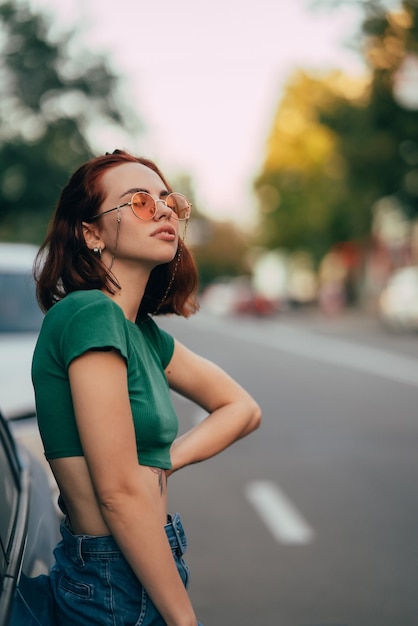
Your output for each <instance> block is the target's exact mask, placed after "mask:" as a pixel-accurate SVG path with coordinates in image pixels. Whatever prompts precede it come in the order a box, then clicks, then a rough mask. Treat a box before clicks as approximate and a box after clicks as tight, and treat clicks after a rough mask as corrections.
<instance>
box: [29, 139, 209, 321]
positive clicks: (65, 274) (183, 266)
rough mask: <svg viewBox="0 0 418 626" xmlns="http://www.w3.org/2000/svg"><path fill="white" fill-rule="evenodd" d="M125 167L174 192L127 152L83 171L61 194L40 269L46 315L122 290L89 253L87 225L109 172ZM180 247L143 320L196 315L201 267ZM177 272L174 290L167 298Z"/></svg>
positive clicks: (152, 283)
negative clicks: (137, 168) (63, 303)
mask: <svg viewBox="0 0 418 626" xmlns="http://www.w3.org/2000/svg"><path fill="white" fill-rule="evenodd" d="M123 163H141V164H142V165H145V166H146V167H149V168H150V169H151V170H153V171H154V172H156V173H157V174H158V176H159V177H160V178H161V180H162V181H163V183H164V185H165V186H166V187H167V190H168V191H172V189H171V187H170V185H169V184H168V182H167V181H166V179H165V177H164V176H163V174H162V173H161V171H160V170H159V168H158V167H157V165H156V164H155V163H154V162H153V161H150V160H149V159H145V158H143V157H136V156H133V155H132V154H129V153H128V152H125V151H122V150H115V151H114V152H113V153H112V154H109V153H106V154H105V155H103V156H99V157H96V158H93V159H91V160H90V161H88V162H87V163H85V164H84V165H82V166H81V167H80V168H79V169H78V170H77V171H76V172H75V173H74V174H73V175H72V177H71V178H70V180H69V182H68V183H67V185H66V186H65V187H64V189H63V190H62V193H61V196H60V198H59V200H58V204H57V206H56V208H55V212H54V215H53V217H52V220H51V223H50V226H49V229H48V234H47V236H46V239H45V241H44V242H43V244H42V246H41V248H40V250H39V253H38V257H37V261H36V263H35V278H36V282H37V297H38V301H39V304H40V306H41V308H42V310H44V311H47V310H48V309H50V308H51V306H52V305H53V304H55V302H57V301H58V300H61V299H62V298H63V297H64V296H65V295H66V294H67V293H71V292H72V291H78V290H83V289H106V290H107V291H108V292H109V293H114V292H115V289H119V285H118V283H117V281H116V279H115V277H114V276H113V275H112V274H111V273H110V272H109V271H108V270H107V268H106V267H105V266H104V265H103V264H102V263H101V261H100V259H99V258H98V257H97V256H95V255H94V254H92V253H91V250H89V249H88V247H87V245H86V243H85V241H84V236H83V228H82V222H88V221H89V220H91V219H92V218H93V217H94V216H95V215H96V214H97V213H98V211H99V208H100V206H101V204H102V203H103V201H104V199H105V190H104V187H103V185H102V178H103V175H104V174H105V172H106V171H107V170H109V169H111V168H113V167H116V166H118V165H122V164H123ZM180 245H181V246H182V250H181V251H180V249H179V250H178V251H177V255H176V257H175V258H174V259H173V260H172V261H171V262H170V263H164V264H162V265H158V266H157V267H155V268H154V269H153V270H152V272H151V274H150V277H149V280H148V283H147V286H146V289H145V293H144V297H143V299H142V302H141V306H140V310H139V315H140V316H142V315H146V314H148V313H151V314H152V313H154V314H155V315H163V314H168V313H175V314H176V315H182V316H184V317H189V315H192V314H193V313H195V312H196V311H197V309H198V304H197V291H198V273H197V268H196V264H195V262H194V260H193V257H192V255H191V253H190V251H189V250H188V249H187V247H186V246H185V245H184V243H183V244H180ZM179 252H181V253H180V254H179ZM178 255H179V256H178ZM177 262H178V265H177V271H176V272H175V267H176V264H177ZM174 272H175V275H174V279H173V282H172V285H171V287H170V290H169V292H168V293H167V295H166V297H165V298H164V295H165V294H166V291H167V288H168V285H169V283H170V280H171V278H172V276H173V273H174Z"/></svg>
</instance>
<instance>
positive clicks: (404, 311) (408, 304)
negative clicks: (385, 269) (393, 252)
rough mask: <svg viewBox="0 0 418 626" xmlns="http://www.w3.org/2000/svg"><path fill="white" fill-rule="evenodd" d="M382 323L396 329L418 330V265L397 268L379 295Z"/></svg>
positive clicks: (379, 310)
mask: <svg viewBox="0 0 418 626" xmlns="http://www.w3.org/2000/svg"><path fill="white" fill-rule="evenodd" d="M378 313H379V317H380V319H381V321H382V323H383V324H384V325H385V326H386V327H387V328H389V329H391V330H394V331H417V330H418V266H408V267H403V268H401V269H399V270H396V271H395V272H394V273H393V274H392V276H391V277H390V279H389V280H388V282H387V285H386V287H385V288H384V289H383V291H382V293H381V294H380V297H379V302H378Z"/></svg>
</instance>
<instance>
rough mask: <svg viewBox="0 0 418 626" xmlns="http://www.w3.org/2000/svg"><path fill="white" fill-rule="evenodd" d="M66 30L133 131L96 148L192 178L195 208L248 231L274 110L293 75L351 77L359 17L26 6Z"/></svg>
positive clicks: (175, 6)
mask: <svg viewBox="0 0 418 626" xmlns="http://www.w3.org/2000/svg"><path fill="white" fill-rule="evenodd" d="M31 5H32V6H33V7H35V8H41V9H44V10H45V11H46V12H49V13H50V14H52V15H53V16H54V21H55V23H56V27H57V28H58V29H61V28H62V30H66V31H68V30H70V31H73V32H74V36H75V38H76V40H77V43H78V44H79V45H80V47H81V48H82V49H86V50H91V51H92V52H97V53H100V54H105V55H106V56H107V57H108V58H109V62H110V65H111V68H112V69H113V70H114V71H115V72H116V73H117V74H118V76H120V79H121V81H122V84H123V95H124V97H126V98H127V101H128V102H129V105H130V106H131V108H133V109H134V110H135V111H136V112H137V113H138V116H139V117H140V119H141V120H142V122H143V124H144V132H143V133H142V134H141V135H134V134H130V135H127V134H126V133H124V132H123V131H122V129H121V132H120V133H118V132H116V133H115V131H112V132H110V131H109V129H106V128H100V129H98V131H97V136H95V143H96V145H97V149H98V150H100V151H102V150H103V151H105V150H109V149H112V148H113V147H124V148H126V149H128V150H130V151H131V152H134V153H136V154H141V155H143V156H148V157H150V158H153V159H154V160H156V161H157V163H158V164H159V165H160V166H161V168H162V170H163V172H164V173H165V174H166V175H167V177H168V178H169V180H170V177H173V176H176V175H177V174H178V173H181V172H188V173H189V174H190V175H191V176H192V179H193V186H194V190H195V195H196V199H197V203H198V206H199V208H200V209H202V210H204V212H206V213H208V214H210V215H212V216H213V217H214V218H216V219H232V220H234V221H235V222H236V223H237V224H238V225H240V226H243V227H245V226H247V227H248V226H249V225H251V224H252V223H253V219H254V215H255V207H256V203H255V198H254V196H253V194H252V183H253V180H254V178H255V177H256V175H257V173H258V172H259V171H260V169H261V167H262V163H263V158H264V154H265V145H266V141H267V137H268V135H269V132H270V129H271V125H272V119H273V115H274V112H275V111H276V109H277V106H278V104H279V101H280V97H281V94H282V91H283V88H284V86H285V84H286V82H287V81H288V80H289V78H290V77H291V75H292V74H293V73H294V72H295V71H296V69H298V68H302V69H305V70H306V71H310V72H317V71H326V70H331V69H337V68H339V69H342V70H344V71H346V72H347V73H349V74H352V75H359V74H361V73H362V71H364V68H363V65H362V61H361V58H360V57H359V55H358V54H356V53H355V52H354V51H353V50H352V49H350V48H349V47H348V46H347V41H349V40H350V38H351V39H352V36H353V34H355V33H356V32H357V31H358V25H359V20H360V16H359V13H358V10H356V9H355V8H353V7H352V6H351V5H350V3H346V4H344V3H343V6H342V7H339V8H337V9H334V10H331V9H329V8H328V9H323V8H322V9H316V10H315V11H313V10H312V9H311V8H310V5H309V0H209V1H206V2H201V1H199V0H117V1H115V0H112V1H110V0H60V1H59V3H58V2H57V3H55V2H54V3H51V0H31Z"/></svg>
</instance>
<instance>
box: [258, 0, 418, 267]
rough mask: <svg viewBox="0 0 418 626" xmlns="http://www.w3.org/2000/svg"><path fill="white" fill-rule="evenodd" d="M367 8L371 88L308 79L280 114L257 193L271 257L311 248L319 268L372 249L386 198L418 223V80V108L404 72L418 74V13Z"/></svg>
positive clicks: (301, 79) (407, 8)
mask: <svg viewBox="0 0 418 626" xmlns="http://www.w3.org/2000/svg"><path fill="white" fill-rule="evenodd" d="M363 6H364V9H365V15H364V20H363V30H362V37H361V43H362V53H363V55H364V58H365V60H366V62H367V65H368V67H369V72H368V76H367V77H366V80H364V81H363V83H362V84H361V81H360V82H358V83H356V82H355V81H353V80H352V79H349V78H348V77H346V76H343V75H342V74H339V75H338V74H332V75H328V76H323V77H314V76H309V75H307V74H305V73H303V72H300V73H298V74H296V76H294V77H293V79H292V80H291V81H290V83H289V84H288V85H287V87H286V91H285V94H284V97H283V98H282V100H281V102H280V104H279V107H278V111H277V114H276V118H275V120H274V123H273V128H272V131H271V135H270V138H269V142H268V145H267V154H266V158H265V161H264V164H263V168H262V171H261V174H260V176H259V177H258V179H257V180H256V183H255V187H256V190H257V193H258V196H259V198H260V205H261V210H262V219H261V238H262V241H263V242H264V243H265V244H266V245H267V246H268V247H277V246H284V247H286V248H290V249H295V248H298V247H304V248H306V249H308V250H310V251H312V252H313V253H314V255H315V256H316V257H317V258H319V257H320V256H321V255H322V254H323V253H324V252H326V250H327V249H329V247H331V246H332V245H333V244H335V243H339V242H344V241H353V240H354V241H364V240H367V238H368V236H369V233H370V227H371V221H372V207H373V205H374V204H375V202H376V201H377V200H379V199H380V198H382V197H387V196H390V197H393V198H395V199H396V200H397V201H398V203H400V204H401V206H402V207H403V210H404V212H405V213H406V214H407V215H408V216H410V217H411V218H417V217H418V111H417V110H418V93H417V89H418V88H417V87H416V84H417V83H418V81H417V79H416V82H415V102H411V100H407V99H406V98H405V95H404V92H405V89H408V88H409V89H410V88H411V82H409V83H407V82H406V81H408V80H409V81H411V79H410V77H406V78H405V68H406V67H407V66H408V64H409V66H410V65H411V63H412V64H414V63H416V64H417V67H418V56H416V55H417V53H418V4H417V3H416V2H414V1H413V0H406V1H404V2H403V3H402V8H401V9H399V10H398V11H396V12H395V11H388V10H387V9H385V7H384V6H382V5H381V4H379V3H378V2H376V1H373V2H365V3H363ZM359 86H361V89H359ZM412 87H413V88H414V86H412ZM411 93H412V95H414V92H413V90H412V92H411V91H410V94H411Z"/></svg>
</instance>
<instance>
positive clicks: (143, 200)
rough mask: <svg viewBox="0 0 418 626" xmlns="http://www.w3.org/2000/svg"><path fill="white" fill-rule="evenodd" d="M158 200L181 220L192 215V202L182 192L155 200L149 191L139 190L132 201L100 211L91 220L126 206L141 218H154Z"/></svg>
mask: <svg viewBox="0 0 418 626" xmlns="http://www.w3.org/2000/svg"><path fill="white" fill-rule="evenodd" d="M157 202H162V203H163V204H165V206H166V207H167V208H168V209H171V211H172V212H173V213H174V216H175V218H176V219H178V220H180V221H182V220H188V219H189V217H190V213H191V208H192V204H191V202H189V201H188V199H187V198H186V196H183V194H182V193H170V194H168V196H167V197H166V198H164V199H162V198H160V199H159V200H157V201H155V200H154V198H153V197H152V196H151V194H149V193H147V192H146V191H137V192H136V193H134V195H133V196H132V198H131V201H130V202H125V203H124V204H120V205H119V206H116V207H114V208H113V209H108V210H107V211H102V212H101V213H98V214H97V215H95V216H94V217H92V218H90V220H89V221H93V220H95V219H97V218H98V217H100V216H101V215H106V213H111V212H112V211H117V210H118V209H121V208H122V207H124V206H130V207H131V209H132V212H133V214H134V215H135V216H136V217H138V218H139V219H140V220H152V218H153V217H154V215H155V214H156V212H157Z"/></svg>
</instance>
